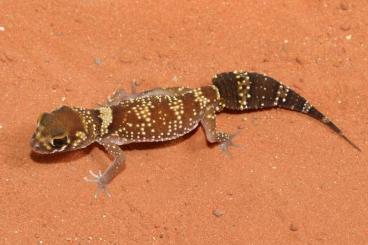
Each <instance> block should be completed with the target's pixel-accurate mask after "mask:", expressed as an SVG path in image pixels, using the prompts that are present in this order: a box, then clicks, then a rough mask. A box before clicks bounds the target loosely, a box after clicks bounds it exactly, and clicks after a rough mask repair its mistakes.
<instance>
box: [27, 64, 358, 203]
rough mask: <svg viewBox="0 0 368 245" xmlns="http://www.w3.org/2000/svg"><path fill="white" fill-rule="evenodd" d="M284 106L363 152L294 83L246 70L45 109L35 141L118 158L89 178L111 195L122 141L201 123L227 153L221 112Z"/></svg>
mask: <svg viewBox="0 0 368 245" xmlns="http://www.w3.org/2000/svg"><path fill="white" fill-rule="evenodd" d="M273 107H279V108H284V109H289V110H292V111H297V112H301V113H304V114H306V115H308V116H310V117H313V118H315V119H316V120H318V121H320V122H321V123H323V124H325V125H327V127H329V128H330V129H332V130H333V131H334V132H335V133H337V134H338V135H339V136H341V137H342V138H343V139H344V140H345V141H347V142H348V143H349V144H350V145H351V146H353V147H354V148H355V149H357V150H358V151H361V150H360V148H359V147H358V146H357V145H355V144H354V143H353V142H352V141H350V140H349V139H348V138H347V137H346V136H345V135H344V134H343V132H342V131H341V130H340V129H339V128H338V127H337V126H336V125H335V124H334V123H333V122H332V121H331V120H330V119H328V118H327V117H326V116H325V115H324V114H322V113H321V112H320V111H319V110H317V109H316V108H315V107H314V106H312V104H311V103H310V102H309V101H308V100H306V99H305V98H304V97H302V96H300V95H299V94H298V93H296V92H295V91H294V90H292V89H291V88H290V87H289V86H287V85H284V84H283V83H282V82H280V81H277V80H275V79H273V78H271V77H269V76H266V75H263V74H260V73H256V72H245V71H232V72H224V73H220V74H217V75H215V76H214V77H213V79H212V85H208V86H203V87H200V88H194V89H193V88H188V87H172V88H156V89H151V90H148V91H145V92H141V93H137V92H135V88H134V87H133V88H132V93H131V94H127V93H126V92H125V91H123V90H117V91H116V92H115V93H114V94H113V95H112V96H111V97H109V99H108V100H107V102H106V103H104V104H103V105H100V106H99V107H97V108H93V109H86V108H80V107H70V106H61V107H60V108H58V109H56V110H54V111H52V112H50V113H42V114H41V115H40V116H39V119H38V121H37V128H36V130H35V132H34V134H33V136H32V139H31V147H32V149H33V151H35V152H37V153H40V154H50V153H56V152H66V151H73V150H77V149H81V148H85V147H87V146H89V145H90V144H92V143H94V142H97V143H98V144H100V145H102V146H103V147H104V148H105V150H106V151H107V152H108V154H110V155H111V156H112V157H113V161H112V163H111V164H110V165H109V166H108V167H107V168H106V170H104V171H103V172H102V171H100V170H99V171H97V172H93V171H92V170H90V171H89V173H90V176H89V177H85V180H86V181H88V182H93V183H96V184H97V190H96V192H95V197H97V196H98V193H100V192H104V193H106V194H107V195H108V196H110V195H111V194H110V193H109V192H108V190H107V186H108V184H109V183H110V182H111V181H112V180H113V179H114V178H115V177H116V176H117V175H118V174H119V172H120V171H121V170H122V168H123V166H124V164H125V156H124V153H123V150H122V149H121V148H120V146H121V145H126V144H130V143H140V142H160V141H169V140H173V139H176V138H179V137H181V136H183V135H185V134H187V133H189V132H191V131H192V130H194V129H195V128H197V126H198V125H201V126H202V127H203V129H204V132H205V136H206V139H207V141H208V142H210V143H217V144H219V146H220V147H221V149H222V150H224V151H225V152H227V151H228V148H229V147H230V146H232V145H233V143H232V142H233V141H232V140H233V137H234V136H235V134H230V133H226V132H222V131H219V130H218V129H217V127H216V114H217V113H219V112H221V111H223V110H233V111H249V110H252V111H254V110H261V109H267V108H273Z"/></svg>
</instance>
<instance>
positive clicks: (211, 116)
mask: <svg viewBox="0 0 368 245" xmlns="http://www.w3.org/2000/svg"><path fill="white" fill-rule="evenodd" d="M201 125H202V127H203V128H204V131H205V134H206V138H207V140H208V142H210V143H219V146H220V149H221V150H222V151H223V152H224V153H225V154H226V155H227V156H231V154H230V151H229V147H230V146H238V145H236V144H234V143H233V139H234V138H235V137H236V136H237V135H238V132H236V133H234V134H229V133H225V132H217V130H216V111H215V109H214V108H213V107H209V108H207V110H206V111H205V113H204V115H203V118H202V119H201Z"/></svg>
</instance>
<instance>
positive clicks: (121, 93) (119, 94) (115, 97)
mask: <svg viewBox="0 0 368 245" xmlns="http://www.w3.org/2000/svg"><path fill="white" fill-rule="evenodd" d="M130 91H131V92H130V94H128V93H127V92H125V90H124V89H117V90H115V91H114V93H113V94H112V95H111V96H109V97H108V98H107V101H106V103H105V104H104V106H114V105H118V104H119V103H120V102H122V101H124V100H129V99H134V98H136V97H137V95H138V93H137V82H136V81H135V80H133V81H132V83H131V84H130Z"/></svg>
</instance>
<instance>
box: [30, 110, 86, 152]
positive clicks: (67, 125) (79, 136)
mask: <svg viewBox="0 0 368 245" xmlns="http://www.w3.org/2000/svg"><path fill="white" fill-rule="evenodd" d="M86 135H87V134H86V132H85V130H84V127H83V123H82V119H81V117H80V115H79V113H78V112H77V111H75V110H73V109H72V108H70V107H67V106H62V107H60V108H58V109H56V110H54V111H52V112H51V113H42V114H41V115H40V117H39V118H38V121H37V128H36V131H35V133H34V134H33V136H32V139H31V147H32V150H33V151H35V152H37V153H41V154H50V153H55V152H63V151H69V150H73V149H76V148H81V147H82V146H83V145H85V142H86V141H87V140H88V139H87V136H86Z"/></svg>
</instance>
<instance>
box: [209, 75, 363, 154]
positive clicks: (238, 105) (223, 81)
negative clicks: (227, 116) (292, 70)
mask: <svg viewBox="0 0 368 245" xmlns="http://www.w3.org/2000/svg"><path fill="white" fill-rule="evenodd" d="M212 83H213V84H214V85H215V86H216V87H217V88H218V90H219V92H220V95H221V98H222V99H223V103H224V105H225V108H226V109H230V110H238V111H243V110H257V109H264V108H272V107H281V108H285V109H289V110H292V111H298V112H302V113H305V114H307V115H309V116H311V117H313V118H315V119H317V120H318V121H320V122H322V123H324V124H326V125H327V126H328V127H329V128H331V129H332V130H333V131H334V132H336V133H337V134H339V135H340V136H341V137H342V138H344V139H345V140H346V141H347V142H348V143H349V144H350V145H351V146H353V147H354V148H355V149H357V150H358V151H361V149H360V148H359V147H358V146H356V145H355V144H354V143H353V142H351V141H350V140H349V139H348V138H347V137H346V136H345V135H344V134H343V132H342V131H341V130H340V129H339V128H338V127H337V126H336V125H335V124H334V123H333V122H331V121H330V120H329V119H328V118H327V117H326V116H325V115H323V114H322V113H321V112H320V111H318V110H317V109H316V108H315V107H313V106H312V105H311V104H310V103H309V102H308V101H307V100H306V99H305V98H303V97H302V96H300V95H299V94H297V93H296V92H295V91H293V90H292V89H290V88H289V87H288V86H286V85H284V84H282V83H281V82H278V81H276V80H275V79H273V78H271V77H268V76H265V75H261V74H258V73H254V72H236V71H235V72H227V73H221V74H217V75H216V76H215V77H214V78H213V80H212Z"/></svg>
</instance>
